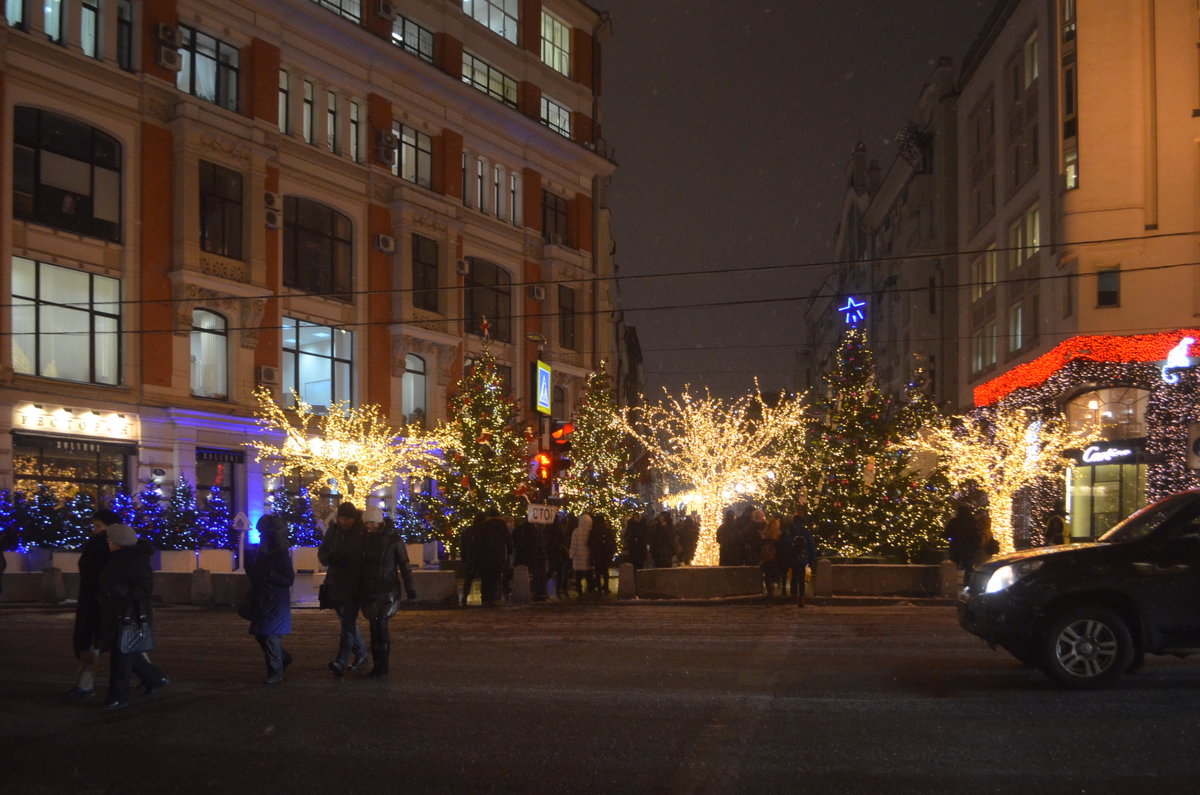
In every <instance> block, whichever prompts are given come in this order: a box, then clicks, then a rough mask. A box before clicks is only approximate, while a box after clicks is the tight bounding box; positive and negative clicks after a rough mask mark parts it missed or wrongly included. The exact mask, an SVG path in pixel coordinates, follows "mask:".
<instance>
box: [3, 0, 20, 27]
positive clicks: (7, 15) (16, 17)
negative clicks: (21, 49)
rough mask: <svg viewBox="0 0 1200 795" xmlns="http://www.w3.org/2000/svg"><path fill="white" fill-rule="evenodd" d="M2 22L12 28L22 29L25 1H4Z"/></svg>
mask: <svg viewBox="0 0 1200 795" xmlns="http://www.w3.org/2000/svg"><path fill="white" fill-rule="evenodd" d="M4 20H5V21H6V22H7V23H8V24H10V25H12V26H13V27H14V28H24V27H25V0H4Z"/></svg>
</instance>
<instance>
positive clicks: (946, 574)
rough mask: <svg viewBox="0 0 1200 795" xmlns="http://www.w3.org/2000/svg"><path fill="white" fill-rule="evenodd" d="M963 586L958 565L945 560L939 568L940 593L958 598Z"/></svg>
mask: <svg viewBox="0 0 1200 795" xmlns="http://www.w3.org/2000/svg"><path fill="white" fill-rule="evenodd" d="M961 585H962V578H961V576H960V575H959V572H958V564H956V563H955V562H954V561H952V560H943V561H942V562H941V565H939V566H938V593H940V594H941V595H942V596H947V597H954V596H957V595H958V589H959V586H961Z"/></svg>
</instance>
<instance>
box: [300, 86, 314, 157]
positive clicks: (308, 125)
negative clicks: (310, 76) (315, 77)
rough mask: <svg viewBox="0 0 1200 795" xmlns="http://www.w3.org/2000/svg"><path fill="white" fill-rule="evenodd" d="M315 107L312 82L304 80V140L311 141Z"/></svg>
mask: <svg viewBox="0 0 1200 795" xmlns="http://www.w3.org/2000/svg"><path fill="white" fill-rule="evenodd" d="M316 121H317V117H316V108H315V107H314V105H313V84H312V82H311V81H308V80H305V81H304V120H303V124H304V130H303V133H304V142H305V143H309V144H311V143H313V129H314V127H315V126H316Z"/></svg>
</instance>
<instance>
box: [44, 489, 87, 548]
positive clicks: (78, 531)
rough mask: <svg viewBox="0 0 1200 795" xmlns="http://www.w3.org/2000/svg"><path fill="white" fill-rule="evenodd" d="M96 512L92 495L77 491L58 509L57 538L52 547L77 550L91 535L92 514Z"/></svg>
mask: <svg viewBox="0 0 1200 795" xmlns="http://www.w3.org/2000/svg"><path fill="white" fill-rule="evenodd" d="M95 510H96V505H95V502H94V501H93V500H92V495H90V494H88V493H87V492H83V491H78V492H76V493H75V495H74V496H73V497H71V498H70V499H68V500H67V501H66V502H64V503H63V504H62V506H61V507H60V508H59V509H58V516H59V521H58V538H57V539H55V542H54V546H55V547H58V548H60V549H78V548H80V547H82V546H83V544H84V542H85V541H87V540H88V536H90V535H91V534H92V514H93V513H94V512H95Z"/></svg>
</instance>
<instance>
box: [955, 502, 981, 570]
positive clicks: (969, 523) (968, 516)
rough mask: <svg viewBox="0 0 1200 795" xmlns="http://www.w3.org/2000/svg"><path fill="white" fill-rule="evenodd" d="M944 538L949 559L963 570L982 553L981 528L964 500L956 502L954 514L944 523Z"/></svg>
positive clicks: (973, 562)
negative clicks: (947, 547)
mask: <svg viewBox="0 0 1200 795" xmlns="http://www.w3.org/2000/svg"><path fill="white" fill-rule="evenodd" d="M946 540H947V541H948V542H949V546H950V560H952V561H954V563H955V564H956V565H957V566H958V568H959V569H962V570H963V571H966V570H967V569H969V568H970V567H971V566H972V565H974V564H975V563H976V562H977V561H978V559H979V557H980V555H981V554H982V552H983V547H984V540H985V539H984V534H983V528H982V526H981V525H980V522H979V518H978V517H977V516H976V515H975V512H974V511H973V510H972V509H971V506H970V505H969V504H967V503H966V502H960V503H959V504H958V507H957V508H955V511H954V516H952V517H950V521H949V522H947V523H946Z"/></svg>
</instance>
